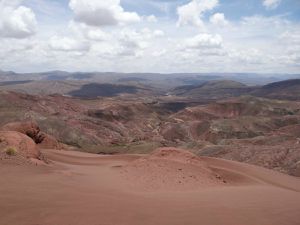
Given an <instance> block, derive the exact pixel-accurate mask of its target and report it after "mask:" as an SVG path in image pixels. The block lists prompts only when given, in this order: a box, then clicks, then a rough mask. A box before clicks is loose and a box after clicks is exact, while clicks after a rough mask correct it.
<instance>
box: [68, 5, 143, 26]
mask: <svg viewBox="0 0 300 225" xmlns="http://www.w3.org/2000/svg"><path fill="white" fill-rule="evenodd" d="M69 6H70V8H71V9H72V10H73V12H74V14H75V20H76V21H78V22H82V23H85V24H87V25H90V26H111V25H118V24H127V23H134V22H139V21H140V20H141V18H140V16H139V15H138V14H137V13H135V12H126V11H124V9H123V8H122V7H121V5H120V0H105V1H103V0H100V1H99V0H89V1H86V0H70V3H69Z"/></svg>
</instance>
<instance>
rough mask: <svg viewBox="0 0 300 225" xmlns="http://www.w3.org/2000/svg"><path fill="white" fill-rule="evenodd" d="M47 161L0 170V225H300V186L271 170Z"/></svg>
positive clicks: (172, 161)
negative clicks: (44, 163) (40, 164)
mask: <svg viewBox="0 0 300 225" xmlns="http://www.w3.org/2000/svg"><path fill="white" fill-rule="evenodd" d="M168 152H169V153H168ZM42 153H43V154H44V155H45V157H47V158H48V159H50V160H51V164H49V165H42V166H36V165H32V164H29V165H27V164H22V165H6V164H3V163H1V164H0V171H1V177H0V180H1V186H0V193H1V194H0V221H1V224H2V225H20V224H22V225H33V224H43V225H53V224H56V225H66V224H77V225H87V224H88V225H115V224H122V225H126V224H128V225H134V224H137V225H139V224H162V225H168V224H170V225H176V224H178V225H182V224H189V225H193V224H195V225H196V224H224V225H226V224H228V225H229V224H230V225H235V224H236V225H240V224H244V225H248V224H249V225H252V224H264V225H277V224H278V225H296V224H299V210H300V195H299V191H300V181H299V179H298V178H294V177H290V176H287V175H283V174H280V173H278V172H273V171H271V170H267V169H263V168H259V167H255V166H250V165H247V164H242V163H237V162H232V161H226V160H221V159H213V158H205V157H204V158H197V157H195V156H193V155H191V154H190V153H185V152H184V151H182V150H177V149H161V150H157V151H156V153H154V154H152V155H150V156H141V155H118V156H97V155H93V154H88V153H79V152H72V151H57V150H43V151H42ZM145 157H146V158H145ZM140 160H143V161H145V163H146V164H141V163H140V162H141V161H140ZM145 165H146V166H147V169H146V170H145ZM133 168H134V170H132V169H133ZM144 176H145V179H142V178H143V177H144ZM148 178H151V179H152V178H153V179H154V181H153V180H148ZM149 184H154V185H149ZM155 184H159V185H158V186H157V185H155ZM170 187H171V189H170Z"/></svg>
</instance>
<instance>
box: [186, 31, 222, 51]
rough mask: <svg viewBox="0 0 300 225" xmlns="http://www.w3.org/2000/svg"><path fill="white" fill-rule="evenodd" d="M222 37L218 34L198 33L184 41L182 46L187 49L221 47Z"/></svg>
mask: <svg viewBox="0 0 300 225" xmlns="http://www.w3.org/2000/svg"><path fill="white" fill-rule="evenodd" d="M222 43H223V39H222V37H221V36H220V35H219V34H216V35H211V34H199V35H197V36H195V37H192V38H189V39H187V40H186V41H185V44H184V47H185V48H189V49H199V48H221V47H222Z"/></svg>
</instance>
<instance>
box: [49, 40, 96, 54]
mask: <svg viewBox="0 0 300 225" xmlns="http://www.w3.org/2000/svg"><path fill="white" fill-rule="evenodd" d="M49 47H50V48H51V49H52V50H55V51H66V52H72V51H75V52H85V51H88V50H89V49H90V45H89V43H88V42H85V41H81V40H76V39H74V38H69V37H58V36H54V37H52V38H51V39H50V42H49Z"/></svg>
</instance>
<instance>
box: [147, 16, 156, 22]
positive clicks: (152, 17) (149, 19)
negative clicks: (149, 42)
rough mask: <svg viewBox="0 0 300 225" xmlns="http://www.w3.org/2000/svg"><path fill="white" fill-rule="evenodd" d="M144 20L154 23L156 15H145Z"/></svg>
mask: <svg viewBox="0 0 300 225" xmlns="http://www.w3.org/2000/svg"><path fill="white" fill-rule="evenodd" d="M146 20H147V21H148V22H149V23H156V22H157V18H156V16H154V15H150V16H147V17H146Z"/></svg>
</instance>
